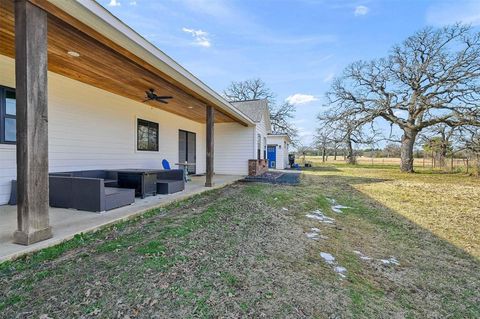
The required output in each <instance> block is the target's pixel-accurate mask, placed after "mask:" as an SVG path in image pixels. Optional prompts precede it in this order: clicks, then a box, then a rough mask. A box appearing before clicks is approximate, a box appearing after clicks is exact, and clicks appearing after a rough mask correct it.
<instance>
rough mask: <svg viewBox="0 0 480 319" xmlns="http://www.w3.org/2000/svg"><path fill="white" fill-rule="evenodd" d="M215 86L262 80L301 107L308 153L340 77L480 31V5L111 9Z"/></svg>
mask: <svg viewBox="0 0 480 319" xmlns="http://www.w3.org/2000/svg"><path fill="white" fill-rule="evenodd" d="M100 3H101V4H102V5H104V6H105V7H106V8H107V9H108V10H110V11H111V12H112V13H113V14H115V15H116V16H117V17H119V18H120V19H121V20H123V21H124V22H125V23H127V24H128V25H130V26H131V27H132V28H133V29H134V30H135V31H137V32H139V33H140V34H141V35H143V36H144V37H145V38H146V39H148V40H149V41H150V42H152V43H154V44H155V45H156V46H157V47H159V48H160V49H161V50H162V51H164V52H165V53H166V54H168V55H169V56H171V57H172V58H174V59H175V60H176V61H177V62H179V63H180V64H182V65H183V66H184V67H186V68H187V69H188V70H189V71H190V72H192V73H193V74H195V75H196V76H197V77H198V78H200V79H201V80H202V81H203V82H205V83H206V84H207V85H209V86H210V87H212V88H213V89H215V90H217V91H218V92H221V91H222V90H223V89H224V88H225V87H226V86H228V84H229V83H230V82H231V81H233V80H234V81H239V80H245V79H249V78H257V77H258V78H261V79H263V80H264V81H265V82H266V83H267V84H268V86H269V87H270V88H271V89H272V90H273V91H274V92H275V93H276V94H277V100H278V101H283V100H286V99H288V100H289V101H292V102H294V103H295V104H296V109H297V112H296V117H295V124H296V126H297V127H298V128H299V131H300V135H301V139H302V142H303V144H304V145H308V144H309V143H311V141H312V138H311V137H312V134H314V132H315V128H316V120H315V118H316V115H317V114H318V113H319V112H321V111H322V110H324V107H323V106H322V105H323V103H324V94H325V92H326V91H327V90H328V88H329V86H330V84H331V80H332V78H333V77H335V76H336V75H338V74H339V73H340V72H341V71H342V69H343V68H344V67H345V66H346V65H348V64H349V63H350V62H353V61H356V60H362V59H371V58H376V57H381V56H384V55H386V54H388V51H389V49H390V48H391V46H392V45H393V44H395V43H399V42H401V41H402V40H403V39H405V38H406V37H407V36H409V35H410V34H412V33H413V32H415V31H416V30H418V29H420V28H422V27H424V26H426V25H433V26H441V25H445V24H450V23H454V22H456V21H460V22H464V23H470V24H472V25H480V0H436V1H434V0H364V1H356V0H335V1H334V0H330V1H329V0H297V1H286V0H263V1H262V0H238V1H235V0H231V1H230V0H223V1H220V0H218V1H215V0H157V1H154V0H101V1H100Z"/></svg>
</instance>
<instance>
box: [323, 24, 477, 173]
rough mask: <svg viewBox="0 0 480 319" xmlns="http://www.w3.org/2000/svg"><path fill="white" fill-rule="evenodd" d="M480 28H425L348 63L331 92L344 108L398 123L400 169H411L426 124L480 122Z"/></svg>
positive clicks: (329, 94) (350, 111) (330, 95)
mask: <svg viewBox="0 0 480 319" xmlns="http://www.w3.org/2000/svg"><path fill="white" fill-rule="evenodd" d="M479 80H480V33H474V32H473V31H472V28H471V27H468V26H463V25H459V24H457V25H454V26H448V27H445V28H441V29H434V28H425V29H423V30H421V31H419V32H417V33H415V34H414V35H413V36H411V37H409V38H407V39H406V40H405V41H404V42H403V43H402V44H401V45H397V46H394V47H393V49H392V52H391V54H390V56H388V57H387V58H383V59H378V60H373V61H370V62H364V61H359V62H355V63H353V64H351V65H350V66H348V67H347V68H346V69H345V71H344V73H343V75H342V76H341V77H340V78H338V79H336V80H335V81H334V83H333V85H332V88H331V90H330V92H329V93H328V94H327V96H329V97H330V100H331V101H333V103H335V104H337V105H339V106H340V108H341V109H342V111H343V112H344V113H345V114H363V115H364V116H367V117H368V116H370V117H371V118H372V119H374V118H382V119H384V120H385V121H387V122H390V123H392V124H394V125H397V126H398V127H400V129H401V130H402V131H403V135H402V140H401V170H402V171H404V172H413V148H414V145H415V141H416V138H417V136H418V134H419V133H420V132H422V131H423V130H424V129H425V128H428V127H431V126H434V125H438V124H440V123H445V124H447V125H449V126H450V127H454V126H463V125H479V124H480V109H479V107H478V101H479V98H480V96H479V94H480V85H479Z"/></svg>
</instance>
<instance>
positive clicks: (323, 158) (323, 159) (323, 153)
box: [322, 147, 325, 163]
mask: <svg viewBox="0 0 480 319" xmlns="http://www.w3.org/2000/svg"><path fill="white" fill-rule="evenodd" d="M322 162H323V163H325V147H324V148H322Z"/></svg>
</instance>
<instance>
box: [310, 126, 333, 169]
mask: <svg viewBox="0 0 480 319" xmlns="http://www.w3.org/2000/svg"><path fill="white" fill-rule="evenodd" d="M333 134H334V131H333V129H332V128H331V127H329V126H325V127H322V128H318V129H317V133H316V135H315V140H314V142H313V144H314V145H315V148H316V149H318V150H319V151H321V153H322V162H323V163H325V161H326V156H327V149H328V148H329V147H330V146H331V145H332V142H333Z"/></svg>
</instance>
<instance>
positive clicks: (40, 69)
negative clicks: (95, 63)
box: [13, 0, 52, 245]
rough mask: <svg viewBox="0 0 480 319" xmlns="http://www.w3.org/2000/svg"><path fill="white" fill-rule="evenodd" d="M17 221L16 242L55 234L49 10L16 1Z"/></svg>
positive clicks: (25, 1) (26, 2)
mask: <svg viewBox="0 0 480 319" xmlns="http://www.w3.org/2000/svg"><path fill="white" fill-rule="evenodd" d="M15 54H16V56H15V75H16V97H17V193H18V201H17V202H18V206H17V221H18V230H17V231H16V232H15V233H14V236H13V237H14V242H15V243H18V244H22V245H30V244H32V243H35V242H38V241H41V240H45V239H47V238H50V237H52V229H51V227H50V224H49V216H48V208H49V205H48V123H47V122H48V112H47V111H48V103H47V13H46V12H45V11H43V10H41V9H40V8H38V7H36V6H34V5H33V4H31V3H30V2H29V1H27V0H16V1H15Z"/></svg>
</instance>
